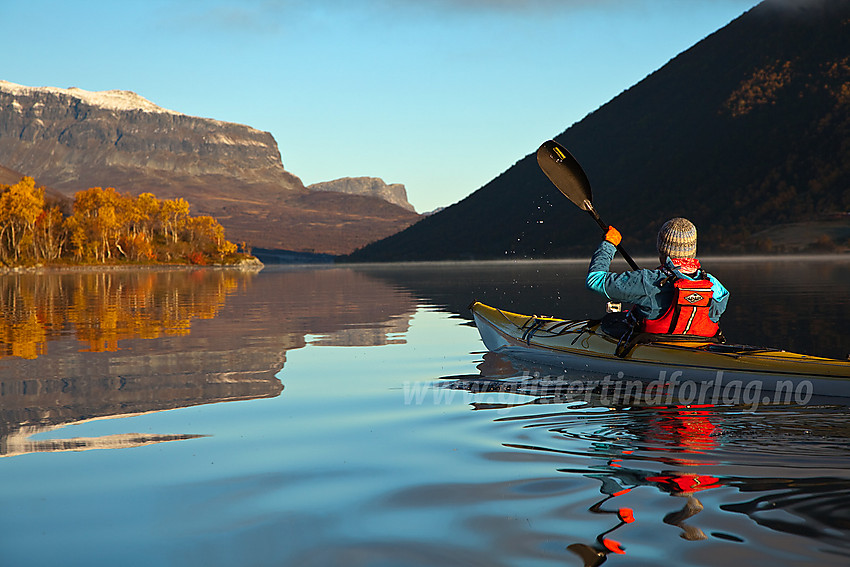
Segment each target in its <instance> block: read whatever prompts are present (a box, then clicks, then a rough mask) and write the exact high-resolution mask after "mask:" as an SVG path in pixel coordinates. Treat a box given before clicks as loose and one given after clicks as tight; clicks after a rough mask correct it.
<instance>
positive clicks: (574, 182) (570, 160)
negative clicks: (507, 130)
mask: <svg viewBox="0 0 850 567" xmlns="http://www.w3.org/2000/svg"><path fill="white" fill-rule="evenodd" d="M537 163H538V164H539V165H540V169H542V170H543V173H545V174H546V177H548V178H549V180H550V181H551V182H552V183H554V184H555V187H557V188H558V190H559V191H560V192H561V193H563V194H564V196H565V197H566V198H567V199H569V200H570V201H572V202H573V204H575V205H576V206H577V207H578V208H579V209H581V210H583V211H587V213H588V214H589V215H590V216H591V217H593V220H595V221H596V224H598V225H599V226H600V228H602V230H603V231H605V232H607V231H608V225H607V224H605V223H604V222H603V221H602V219H601V218H599V214H598V213H597V212H596V209H594V208H593V196H592V193H591V191H590V181H588V180H587V175H585V173H584V170H583V169H582V168H581V165H579V163H578V161H577V160H576V158H574V157H573V155H572V154H571V153H570V152H568V151H567V149H566V148H565V147H564V146H562V145H561V144H559V143H558V142H556V141H555V140H549V141H547V142H543V144H542V145H541V146H540V148H539V149H538V150H537ZM617 250H618V251H619V252H620V254H622V256H623V258H624V259H625V260H626V262H628V263H629V266H631V267H632V269H633V270H637V269H639V268H638V265H637V264H636V263H635V261H634V260H632V257H631V256H629V254H628V252H626V251H625V250H623V247H622V246H620V245H617Z"/></svg>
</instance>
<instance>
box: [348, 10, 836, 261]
mask: <svg viewBox="0 0 850 567" xmlns="http://www.w3.org/2000/svg"><path fill="white" fill-rule="evenodd" d="M553 57H554V55H553ZM543 97H544V101H545V99H546V98H548V99H549V100H550V102H551V104H550V107H551V109H552V121H553V123H555V124H557V122H558V114H557V109H558V108H559V107H563V106H565V105H568V104H569V101H564V100H561V99H560V98H559V94H558V93H543ZM556 139H557V140H558V141H559V142H561V143H562V144H564V145H565V146H566V147H567V148H569V149H570V151H571V152H572V153H573V154H574V155H575V157H576V158H577V159H578V161H579V162H580V163H581V164H582V166H583V168H584V169H585V171H586V172H587V175H588V177H589V179H590V182H591V185H592V187H593V191H594V193H593V195H594V204H595V206H596V209H597V210H598V211H599V213H600V214H601V215H602V217H603V219H605V221H606V222H608V223H611V224H613V225H615V226H616V227H617V228H619V229H620V231H621V232H622V233H623V234H624V241H623V245H624V246H625V247H626V249H628V250H629V251H631V252H632V253H633V254H649V255H654V242H655V235H656V233H657V231H658V228H659V227H660V226H661V224H662V223H663V222H664V221H665V220H667V219H669V218H670V217H673V216H685V217H687V218H690V219H691V220H693V221H694V222H695V223H696V225H697V227H698V228H699V235H700V253H702V254H705V253H733V252H754V251H789V250H794V249H796V248H821V249H842V248H844V249H846V248H847V247H848V246H850V215H847V214H846V211H850V143H848V140H850V2H846V1H841V2H839V1H834V0H774V1H767V2H763V3H762V4H759V5H758V6H756V7H755V8H753V9H752V10H750V11H748V12H747V13H745V14H743V15H742V16H741V17H739V18H738V19H736V20H734V21H733V22H731V23H730V24H729V25H727V26H726V27H724V28H722V29H720V30H719V31H717V32H715V33H713V34H712V35H710V36H708V37H707V38H705V39H704V40H702V41H700V42H699V43H697V44H696V45H694V46H693V47H692V48H690V49H688V50H687V51H685V52H684V53H682V54H680V55H679V56H677V57H676V58H674V59H673V60H671V61H670V62H669V63H667V64H666V65H665V66H664V67H662V68H661V69H659V70H658V71H656V72H655V73H653V74H651V75H650V76H648V77H646V78H645V79H644V80H642V81H641V82H640V83H638V84H636V85H635V86H633V87H632V88H630V89H628V90H627V91H625V92H623V93H621V94H620V95H619V96H617V97H616V98H614V99H613V100H611V101H610V102H608V103H607V104H605V105H604V106H602V107H601V108H599V109H598V110H596V111H595V112H593V113H591V114H590V115H588V116H587V117H585V118H584V119H583V120H581V121H580V122H578V123H576V124H574V125H573V126H571V127H570V128H568V129H567V130H566V131H565V132H563V133H562V134H560V135H559V136H557V137H556ZM542 141H543V140H541V142H542ZM536 149H537V148H529V151H530V153H529V155H527V156H526V157H524V158H523V159H521V160H520V161H518V162H517V163H516V164H515V165H513V166H512V167H510V168H509V169H508V170H507V171H505V172H504V173H503V174H502V175H500V176H499V177H497V178H496V179H494V180H492V181H491V182H489V183H488V184H487V185H485V186H484V187H482V188H481V189H479V190H478V191H476V192H475V193H473V194H472V195H470V196H469V197H467V198H466V199H464V200H462V201H460V202H459V203H457V204H455V205H453V206H451V207H448V208H447V209H445V210H444V211H442V212H439V213H437V214H435V215H433V216H429V217H426V218H424V219H422V220H421V221H420V222H418V223H417V224H415V225H413V226H411V227H410V228H408V229H407V230H405V231H403V232H400V233H398V234H396V235H393V236H391V237H389V238H387V239H385V240H383V241H380V242H376V243H373V244H371V245H369V246H366V247H365V248H364V249H362V250H360V251H358V252H356V253H354V254H353V255H351V257H350V259H352V260H366V261H371V260H393V259H408V260H414V259H416V260H428V259H447V258H453V259H468V258H505V257H546V256H548V257H564V256H589V255H590V253H591V252H592V251H593V249H594V248H595V246H596V244H597V243H598V241H599V240H600V238H601V233H600V231H599V229H598V227H596V225H595V223H593V222H592V221H591V220H590V219H589V218H588V217H587V215H586V214H585V213H583V212H581V211H580V210H578V209H577V208H576V207H575V206H574V205H572V204H571V203H569V202H568V201H567V200H566V199H565V198H564V197H563V196H562V195H561V194H560V193H559V192H558V191H557V190H556V189H555V187H554V186H553V185H552V184H551V183H550V182H549V180H548V179H547V178H546V177H545V176H544V175H543V173H542V172H541V171H540V169H539V167H538V166H537V163H536V158H535V154H534V152H536ZM792 223H804V224H805V227H806V235H808V236H804V235H803V233H798V235H797V237H796V239H795V238H791V239H790V240H789V239H788V238H786V236H787V235H785V236H783V237H782V238H781V239H776V240H774V238H772V236H776V235H779V234H781V233H782V231H783V230H785V229H788V228H789V227H791V228H793V225H792ZM836 239H837V240H836Z"/></svg>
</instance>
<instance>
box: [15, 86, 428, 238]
mask: <svg viewBox="0 0 850 567" xmlns="http://www.w3.org/2000/svg"><path fill="white" fill-rule="evenodd" d="M0 108H1V109H3V111H2V113H0V164H2V165H3V166H5V167H6V168H10V169H12V170H15V171H20V172H24V173H25V174H26V175H30V176H33V177H35V178H36V181H37V182H38V183H39V184H40V185H49V186H51V187H53V188H54V189H56V190H58V191H60V192H62V193H64V194H66V195H72V194H73V193H75V192H76V191H79V190H83V189H87V188H89V187H106V186H109V187H115V188H116V189H118V190H119V191H126V192H129V193H131V194H133V195H138V194H139V193H143V192H152V193H154V194H156V195H157V196H158V197H161V198H178V197H179V198H184V199H186V200H187V201H188V202H189V203H190V204H191V205H192V213H193V214H194V215H198V214H209V215H212V216H214V217H215V218H216V219H218V220H219V221H220V222H221V224H222V225H223V226H224V227H225V229H226V230H227V236H228V239H229V240H232V241H234V242H241V241H247V242H248V243H249V244H251V245H253V246H262V247H265V248H273V249H287V250H294V251H301V252H326V253H333V254H340V253H347V252H350V251H352V250H354V249H355V248H357V247H360V246H363V245H364V244H366V243H368V242H372V241H374V240H376V239H379V238H382V237H385V236H387V235H389V234H392V233H394V232H397V231H398V230H401V229H403V228H405V227H406V226H408V225H410V224H411V223H413V222H415V221H416V220H417V219H418V218H419V215H417V214H415V213H414V212H411V211H408V210H406V209H404V208H402V207H398V206H395V205H392V204H389V203H387V202H385V201H383V200H379V199H376V198H374V197H366V196H361V195H346V194H342V193H333V194H319V193H316V192H313V191H309V190H308V189H307V188H305V187H304V185H303V183H302V182H301V180H300V179H299V178H298V177H297V176H295V175H293V174H292V173H290V172H288V171H286V170H285V169H284V166H283V163H282V161H281V156H280V152H279V150H278V147H277V143H276V142H275V140H274V138H273V137H272V135H271V134H269V133H268V132H262V131H260V130H256V129H254V128H251V127H249V126H245V125H242V124H234V123H229V122H222V121H218V120H212V119H207V118H197V117H193V116H187V115H185V114H180V113H178V112H174V111H171V110H167V109H164V108H161V107H159V106H157V105H155V104H154V103H152V102H150V101H149V100H147V99H145V98H143V97H141V96H139V95H138V94H136V93H133V92H129V91H118V90H111V91H102V92H89V91H85V90H82V89H78V88H71V89H59V88H52V87H39V88H33V87H25V86H21V85H16V84H14V83H9V82H6V81H0Z"/></svg>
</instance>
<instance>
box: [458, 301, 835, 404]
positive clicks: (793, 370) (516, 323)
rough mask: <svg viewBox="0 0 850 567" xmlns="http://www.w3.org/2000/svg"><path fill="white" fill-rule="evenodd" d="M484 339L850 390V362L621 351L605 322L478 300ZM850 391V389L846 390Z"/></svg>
mask: <svg viewBox="0 0 850 567" xmlns="http://www.w3.org/2000/svg"><path fill="white" fill-rule="evenodd" d="M470 309H471V310H472V313H473V316H474V319H475V324H476V326H477V327H478V330H479V333H480V334H481V338H482V340H483V341H484V344H485V345H486V347H487V348H488V350H491V351H493V352H501V353H503V354H506V355H509V356H513V357H515V358H519V359H523V360H528V361H531V362H539V363H543V364H547V365H550V366H560V367H563V368H571V369H576V370H589V371H594V372H602V373H615V372H623V373H624V374H625V375H629V376H635V377H644V378H649V379H652V378H658V375H659V372H661V371H665V370H668V371H670V372H673V371H676V370H682V371H687V372H688V373H689V376H691V377H693V378H695V379H697V378H712V377H713V376H714V375H716V374H717V372H723V373H725V375H726V376H727V377H729V378H732V377H739V378H746V379H752V378H765V379H767V378H768V377H773V378H775V379H777V380H779V379H783V378H788V377H792V378H798V379H804V378H815V377H816V378H822V379H826V380H837V381H839V382H841V390H842V392H843V391H845V390H846V391H847V392H848V394H850V385H848V384H846V383H844V381H843V380H842V379H846V378H850V362H848V361H842V360H836V359H830V358H822V357H817V356H810V355H805V354H797V353H792V352H786V351H783V350H777V349H770V348H761V347H753V346H748V345H728V344H717V343H709V342H700V341H694V342H688V343H680V342H677V343H664V342H652V343H638V344H637V345H635V346H634V348H632V349H631V350H629V351H628V352H627V353H626V354H625V355H624V356H622V357H620V356H617V354H616V353H617V344H618V340H617V339H616V338H614V337H611V336H610V335H607V334H605V333H603V332H602V331H601V329H600V328H599V321H592V320H578V321H574V320H565V319H557V318H554V317H538V316H535V315H521V314H518V313H511V312H509V311H505V310H502V309H497V308H494V307H490V306H487V305H484V304H482V303H479V302H475V303H473V304H472V305H471V306H470ZM842 395H847V394H842Z"/></svg>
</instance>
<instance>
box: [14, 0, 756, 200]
mask: <svg viewBox="0 0 850 567" xmlns="http://www.w3.org/2000/svg"><path fill="white" fill-rule="evenodd" d="M757 3H758V2H756V1H754V0H143V1H138V0H121V1H114V0H78V1H75V2H68V1H64V0H61V1H59V0H54V1H47V0H27V1H26V2H23V1H20V0H0V21H3V22H4V23H5V25H4V29H5V30H6V34H5V41H4V46H3V55H2V57H0V79H3V80H6V81H10V82H13V83H18V84H22V85H26V86H31V87H41V86H50V87H60V88H68V87H79V88H81V89H85V90H89V91H100V90H110V89H120V90H129V91H134V92H136V93H138V94H139V95H141V96H143V97H145V98H147V99H148V100H150V101H152V102H154V103H155V104H157V105H159V106H161V107H164V108H167V109H170V110H174V111H177V112H181V113H184V114H189V115H192V116H201V117H205V118H214V119H217V120H224V121H228V122H238V123H241V124H247V125H249V126H252V127H254V128H257V129H259V130H264V131H268V132H271V134H272V135H273V136H274V138H275V140H276V141H277V143H278V147H279V149H280V153H281V157H282V160H283V164H284V167H285V168H286V169H287V170H288V171H290V172H291V173H293V174H295V175H297V176H298V177H300V178H301V180H302V181H303V182H304V184H305V185H309V184H312V183H317V182H320V181H328V180H331V179H337V178H340V177H360V176H369V177H380V178H382V179H384V181H386V182H387V183H403V184H404V185H405V186H406V188H407V193H408V199H409V200H410V202H411V203H412V204H413V205H414V206H415V207H416V209H417V210H418V211H420V212H425V211H430V210H433V209H435V208H437V207H441V206H448V205H451V204H452V203H455V202H457V201H459V200H461V199H463V198H464V197H466V196H467V195H469V194H470V193H472V192H474V191H475V190H476V189H478V188H480V187H481V186H483V185H484V184H486V183H487V182H488V181H490V180H492V179H493V178H495V177H497V176H498V175H499V174H501V173H502V172H504V171H505V170H507V169H508V168H509V167H510V166H512V165H513V164H514V163H515V162H517V161H518V160H520V159H522V158H523V157H524V156H526V155H528V154H530V153H533V152H535V151H536V150H537V147H538V146H539V145H540V144H541V143H542V142H543V141H545V140H547V139H549V138H552V137H554V136H556V135H557V134H560V133H561V132H562V131H564V130H565V129H566V128H568V127H569V126H570V125H572V124H574V123H575V122H578V121H580V120H581V119H582V118H583V117H585V116H586V115H587V114H589V113H590V112H592V111H594V110H596V109H597V108H599V107H600V106H602V105H603V104H605V103H606V102H608V101H609V100H611V99H612V98H613V97H615V96H616V95H618V94H619V93H621V92H623V91H624V90H626V89H628V88H629V87H631V86H632V85H634V84H636V83H638V82H639V81H640V80H641V79H643V78H644V77H646V76H647V75H649V74H650V73H652V72H653V71H655V70H657V69H659V68H660V67H662V66H663V65H664V64H665V63H666V62H668V61H669V60H670V59H672V58H673V57H675V56H676V55H678V54H679V53H681V52H682V51H685V50H686V49H688V48H689V47H691V46H692V45H694V44H695V43H697V42H698V41H700V40H701V39H703V38H704V37H706V36H707V35H709V34H711V33H712V32H714V31H716V30H718V29H720V28H722V27H723V26H725V25H726V24H728V23H729V22H730V21H732V20H733V19H735V18H736V17H738V16H740V15H741V14H742V13H744V12H745V11H747V10H749V9H750V8H752V7H753V6H755V5H756V4H757ZM1 158H2V156H0V163H2V159H1Z"/></svg>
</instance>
